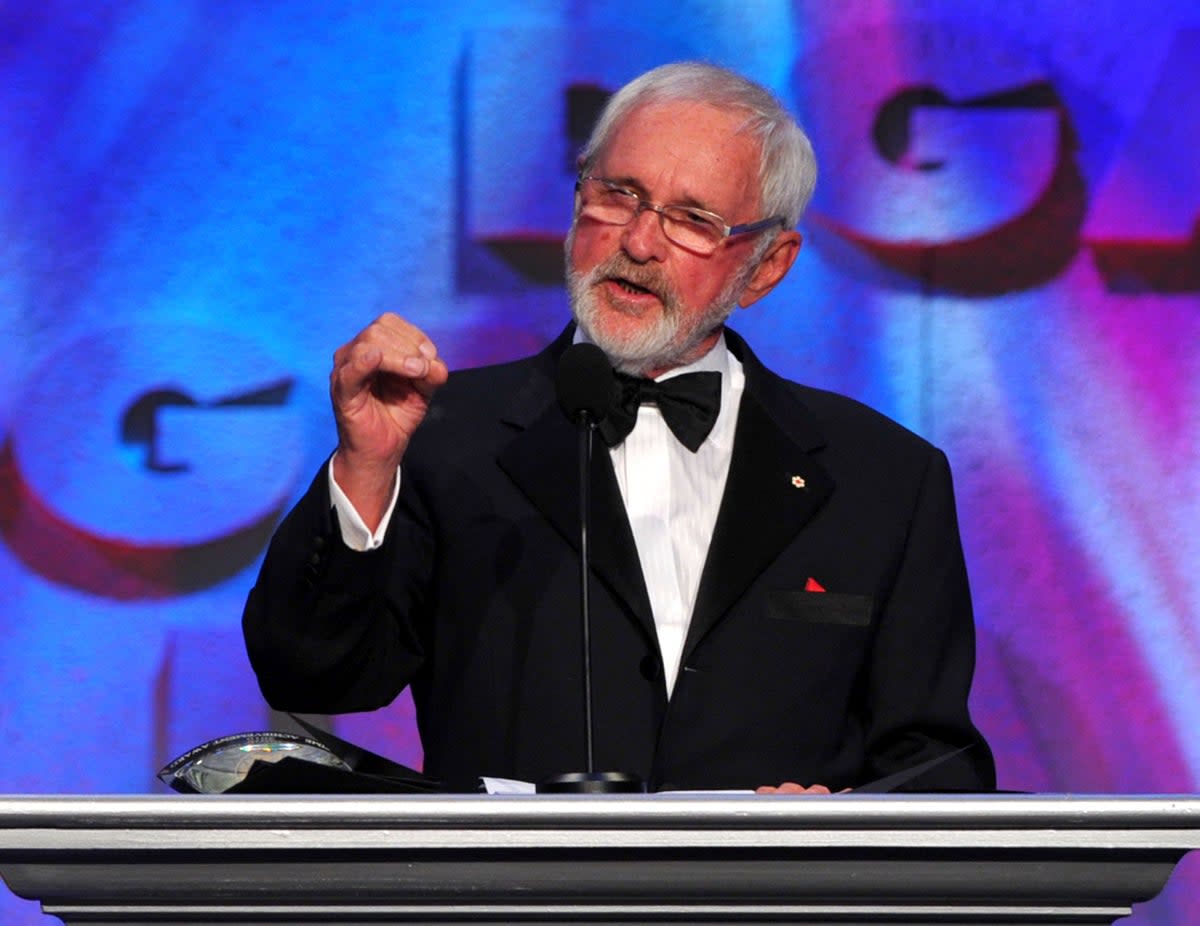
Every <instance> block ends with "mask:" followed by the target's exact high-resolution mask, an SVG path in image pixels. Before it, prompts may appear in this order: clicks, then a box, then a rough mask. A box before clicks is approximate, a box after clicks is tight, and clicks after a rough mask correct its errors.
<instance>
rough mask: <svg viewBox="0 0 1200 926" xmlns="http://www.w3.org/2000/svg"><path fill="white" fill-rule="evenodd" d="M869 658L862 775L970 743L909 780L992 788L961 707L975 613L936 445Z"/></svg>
mask: <svg viewBox="0 0 1200 926" xmlns="http://www.w3.org/2000/svg"><path fill="white" fill-rule="evenodd" d="M870 659H871V666H870V672H869V674H868V679H869V680H868V693H867V704H868V706H869V711H870V715H869V717H868V723H867V742H866V748H867V765H868V767H867V769H866V770H865V771H866V773H867V775H868V778H878V777H883V776H884V775H888V774H891V773H893V772H896V771H899V770H901V769H905V768H910V767H912V766H915V765H918V764H920V763H921V762H924V761H926V760H927V759H932V758H934V757H936V756H941V755H945V754H947V753H950V752H953V751H954V750H957V749H960V748H961V747H967V748H966V749H964V750H963V751H962V752H961V753H959V754H958V755H956V756H954V757H953V758H950V759H947V760H946V761H945V762H943V763H942V764H940V765H938V766H936V767H934V768H933V769H931V770H930V771H929V772H927V773H925V774H923V775H921V776H920V777H918V778H915V779H914V780H913V781H912V782H911V783H910V784H909V785H908V787H907V789H909V790H919V791H986V790H992V789H994V788H995V786H996V771H995V764H994V762H993V759H992V754H991V750H990V749H989V748H988V745H987V743H986V742H985V741H984V739H983V737H982V735H981V734H980V733H979V731H978V730H977V729H976V728H975V726H974V725H973V723H972V722H971V718H970V714H969V711H968V706H967V697H968V694H969V692H970V688H971V678H972V675H973V674H974V669H975V628H974V618H973V615H972V609H971V596H970V591H969V588H968V584H967V572H966V566H965V563H964V561H963V553H962V543H961V540H960V538H959V531H958V519H957V515H956V512H955V505H954V490H953V486H952V482H951V476H950V467H949V464H948V463H947V461H946V458H945V455H944V454H943V453H942V452H941V451H940V450H932V451H931V455H930V459H929V464H928V466H927V467H926V470H925V474H924V478H923V480H922V482H921V485H920V488H919V491H918V493H917V498H916V500H915V503H914V507H913V512H912V518H911V522H910V529H909V534H908V537H907V540H906V543H905V547H904V551H903V555H902V557H901V561H900V564H899V568H898V570H897V573H896V577H895V580H894V582H893V583H892V585H891V590H890V594H889V596H888V599H887V601H886V602H885V604H884V607H883V612H882V618H881V621H880V625H879V630H878V634H877V637H876V640H875V643H874V647H873V650H872V654H871V656H870Z"/></svg>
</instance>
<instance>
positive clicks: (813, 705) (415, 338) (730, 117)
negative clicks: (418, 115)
mask: <svg viewBox="0 0 1200 926" xmlns="http://www.w3.org/2000/svg"><path fill="white" fill-rule="evenodd" d="M579 163H580V173H579V179H578V183H577V186H576V194H575V213H574V219H573V222H572V225H571V229H570V234H569V236H568V240H567V271H568V279H569V286H570V297H571V307H572V312H573V313H574V316H575V322H576V324H575V325H573V326H570V327H568V329H567V330H566V331H565V332H564V333H563V334H562V335H561V336H560V337H559V338H558V339H557V340H556V341H555V342H554V343H553V344H551V345H550V346H549V347H548V348H546V350H544V351H543V352H542V353H540V354H538V355H537V356H534V357H531V358H528V359H525V360H521V361H518V362H515V363H510V364H505V365H501V366H497V367H490V368H482V369H475V370H466V371H462V372H457V373H455V374H454V375H452V376H451V375H448V372H447V370H446V367H445V365H444V363H443V362H442V361H441V359H439V357H438V352H437V348H436V347H435V346H434V344H433V343H432V342H431V341H430V340H429V338H428V337H426V336H425V335H424V334H423V333H422V332H421V331H420V330H419V329H418V328H417V327H415V326H414V325H412V324H411V323H409V322H407V321H405V320H403V319H401V318H399V317H397V316H394V315H385V316H383V317H382V318H380V319H378V320H376V321H375V322H374V323H372V324H371V325H370V326H368V327H367V328H366V329H365V330H364V331H363V332H361V333H360V334H359V335H358V336H357V337H355V338H354V339H353V340H352V341H351V342H350V343H348V344H346V345H345V346H343V347H342V348H340V349H339V350H338V351H337V352H336V354H335V355H334V368H333V372H332V374H331V376H330V391H331V394H332V400H333V407H334V413H335V416H336V419H337V428H338V446H337V450H336V452H335V453H334V455H333V457H332V459H331V461H330V464H329V466H328V468H327V470H324V471H322V473H320V474H319V475H318V477H317V479H316V481H315V482H314V483H313V485H312V487H311V489H310V490H309V492H308V493H307V495H306V496H305V497H304V499H303V500H302V501H301V502H300V503H299V505H298V506H297V507H296V509H295V510H294V511H293V512H292V513H291V514H290V515H289V516H288V518H287V519H286V520H285V521H284V523H283V524H282V525H281V526H280V528H279V530H278V532H277V534H276V536H275V538H274V540H273V542H272V544H271V548H270V550H269V552H268V554H267V558H266V561H265V563H264V565H263V569H262V573H261V575H260V576H259V580H258V582H257V584H256V586H255V588H254V589H253V590H252V592H251V594H250V597H249V600H248V602H247V606H246V613H245V617H244V628H245V634H246V641H247V647H248V651H249V653H250V657H251V661H252V663H253V665H254V668H255V670H256V672H257V673H258V677H259V682H260V684H261V687H262V690H263V692H264V694H265V695H266V697H267V699H268V701H269V702H270V703H271V704H272V705H274V706H276V707H278V708H285V709H291V710H300V711H319V712H341V711H358V710H368V709H373V708H377V707H380V706H382V705H385V704H387V703H389V702H390V701H391V700H392V699H393V698H394V697H395V696H396V695H397V694H398V693H399V692H400V691H401V690H402V689H403V688H404V686H405V685H411V686H412V692H413V697H414V700H415V703H416V706H417V716H418V723H419V726H420V732H421V739H422V742H423V744H424V747H425V763H426V764H425V767H426V771H427V772H428V773H430V774H431V775H433V776H435V777H438V778H441V779H442V780H445V781H449V782H463V781H466V780H468V779H472V778H474V777H477V776H481V775H491V776H501V777H511V778H520V779H526V780H539V779H541V778H543V777H544V776H547V775H552V774H555V773H559V772H565V771H573V770H579V769H580V768H581V767H582V766H583V763H584V753H585V748H584V736H585V734H584V728H585V725H584V708H583V697H582V693H581V678H580V675H581V671H580V669H579V665H580V659H579V653H580V649H581V632H580V627H579V621H578V618H577V615H578V596H579V585H578V562H579V560H578V557H579V552H578V549H577V547H578V539H577V538H578V521H577V518H578V510H579V509H578V494H577V492H578V488H577V486H576V485H575V479H574V475H573V474H574V472H575V457H576V452H577V451H576V446H577V445H576V432H575V430H574V428H573V425H572V424H571V423H570V422H569V421H568V420H567V419H566V418H565V416H564V415H563V414H562V412H561V411H560V409H559V408H558V407H557V403H556V401H555V391H554V375H555V367H556V363H557V361H558V358H559V357H560V356H561V354H562V353H563V351H564V350H565V349H566V348H567V347H568V346H569V345H570V344H571V342H572V341H580V340H584V341H590V342H592V343H594V344H596V345H598V346H599V347H600V348H602V349H603V351H604V352H605V354H607V355H608V357H609V358H610V359H611V361H612V363H613V365H614V366H615V367H616V368H617V370H619V371H621V373H622V374H627V375H628V376H631V377H635V378H638V379H639V380H645V379H649V380H658V381H660V382H661V383H669V382H670V381H671V380H672V379H676V378H679V377H681V376H684V375H685V374H696V373H700V374H708V376H707V377H705V376H700V377H699V378H698V379H697V378H696V377H689V379H690V380H691V381H692V382H700V383H701V384H702V386H701V391H702V392H703V391H705V390H706V389H707V390H708V392H709V394H710V397H711V398H712V399H713V400H714V403H715V402H717V401H719V405H718V404H714V405H713V408H712V412H711V415H710V416H709V422H708V423H711V430H708V432H707V434H703V433H701V434H697V435H691V434H685V433H684V432H683V430H682V429H681V428H678V427H677V426H676V423H675V422H673V421H669V420H668V419H670V418H671V416H670V415H666V416H665V417H664V414H665V411H669V409H668V408H667V406H669V405H670V404H671V402H670V400H669V399H668V398H665V397H662V396H658V397H654V396H651V397H650V398H649V399H648V400H645V401H647V404H641V405H639V404H638V401H639V399H638V396H637V393H638V391H639V388H640V386H639V384H638V383H636V382H635V381H634V380H625V381H624V383H625V384H624V385H623V386H622V391H623V395H624V396H625V397H626V398H627V399H629V400H630V401H631V402H632V403H633V404H632V407H631V408H630V410H629V414H628V417H629V421H630V422H631V423H633V428H632V430H630V431H628V433H624V429H619V430H606V431H605V437H606V443H608V444H609V446H605V447H602V448H601V449H599V451H598V452H597V453H596V454H595V466H594V485H593V487H592V505H593V508H594V511H595V518H596V523H594V524H593V530H592V537H593V540H592V543H591V545H592V560H593V573H594V580H593V589H592V593H591V625H592V631H591V634H592V640H591V648H592V660H593V666H594V695H593V704H594V708H593V710H594V717H595V759H596V765H597V766H598V767H600V768H606V769H620V770H624V771H628V772H633V773H635V774H637V775H640V776H642V777H643V778H644V779H645V781H646V782H647V784H648V786H649V787H650V788H651V789H652V790H654V789H671V788H679V789H687V788H750V787H755V786H763V787H764V789H765V790H775V789H776V788H777V787H779V786H780V783H784V784H783V785H782V788H783V790H789V791H803V790H813V791H818V792H822V793H825V792H827V790H828V789H834V790H840V789H843V788H853V787H855V786H857V785H860V784H863V783H866V782H868V781H871V780H873V779H875V778H877V777H880V776H884V775H887V774H890V773H893V772H897V771H899V770H902V769H904V768H908V767H912V766H916V765H918V764H920V763H922V762H925V761H926V760H929V759H932V758H934V757H937V756H944V755H949V754H951V753H955V752H956V751H957V750H961V751H958V752H957V753H956V754H954V755H952V756H951V757H950V758H949V759H947V760H946V761H945V762H943V763H942V764H940V765H938V766H936V767H935V768H933V769H932V770H931V771H930V772H929V773H927V774H926V775H924V776H922V777H920V778H918V779H916V780H914V781H913V783H912V786H913V787H914V788H919V789H929V790H977V789H988V788H991V787H994V784H995V781H994V774H995V773H994V769H993V765H992V758H991V754H990V752H989V750H988V748H987V745H986V744H985V743H984V741H983V739H982V738H981V737H980V735H979V733H978V732H977V731H976V730H975V728H974V727H973V725H972V723H971V720H970V718H969V714H968V710H967V694H968V691H969V688H970V682H971V676H972V672H973V667H974V631H973V625H972V616H971V606H970V598H969V593H968V588H967V579H966V573H965V569H964V565H963V560H962V551H961V544H960V541H959V537H958V529H957V524H956V520H955V511H954V500H953V494H952V489H951V483H950V474H949V468H948V466H947V464H946V460H945V458H944V456H943V455H942V453H941V452H940V451H938V450H937V449H936V448H934V447H932V446H930V445H929V444H928V443H926V442H925V441H923V440H921V439H920V438H918V437H916V436H915V435H913V434H911V433H909V432H908V431H905V430H904V429H903V428H901V427H900V426H898V425H896V424H894V423H893V422H891V421H889V420H887V419H885V418H883V417H882V416H880V415H878V414H877V413H875V412H872V411H871V410H869V409H867V408H865V407H863V406H862V405H859V404H858V403H855V402H853V401H851V400H849V399H846V398H843V397H840V396H836V395H832V394H829V393H826V392H821V391H818V390H814V389H810V388H806V387H803V386H800V385H797V384H795V383H791V382H788V381H786V380H783V379H781V378H779V377H777V376H775V375H774V374H772V373H771V372H770V371H768V370H767V369H765V368H764V367H763V366H762V365H761V364H760V363H759V361H758V360H757V359H756V358H755V356H754V354H753V353H752V352H751V351H750V349H749V348H748V347H747V346H746V344H745V343H744V342H743V341H742V340H741V339H740V338H738V337H737V336H736V335H735V334H734V333H733V332H732V331H729V330H728V329H726V328H725V320H726V318H727V317H728V315H729V314H730V312H731V311H732V310H733V309H734V307H735V306H738V305H741V306H743V307H746V306H749V305H751V304H753V303H755V302H757V301H758V300H759V299H761V298H762V297H764V296H765V295H767V294H768V293H769V292H770V291H771V290H772V289H773V288H774V287H775V286H776V285H777V284H778V283H779V281H780V280H782V279H783V277H784V275H785V274H786V273H787V272H788V270H789V269H790V268H791V266H792V263H793V261H794V260H795V258H796V255H797V252H798V251H799V249H800V244H801V240H800V235H799V234H798V233H797V232H796V231H795V225H796V222H797V220H798V219H799V217H800V214H801V212H802V211H803V208H804V206H805V205H806V204H807V201H808V199H809V197H810V195H811V193H812V188H813V184H814V181H815V176H816V164H815V160H814V158H813V155H812V150H811V147H810V145H809V143H808V140H807V139H806V138H805V136H804V134H803V132H802V131H801V130H800V129H799V127H798V126H797V125H796V124H795V122H794V121H793V120H792V119H791V117H790V116H789V115H788V114H787V112H786V111H785V110H784V109H783V108H782V107H781V106H780V104H779V103H778V101H777V100H776V99H775V98H774V97H773V96H772V95H771V94H770V93H769V92H768V91H766V90H764V89H763V88H762V87H760V86H758V85H756V84H754V83H752V82H750V81H748V80H746V79H744V78H742V77H740V76H738V75H736V74H733V73H731V72H728V71H725V70H722V69H719V68H716V67H712V66H709V65H703V64H694V63H685V64H676V65H668V66H665V67H661V68H657V69H655V70H653V71H651V72H649V73H647V74H645V75H643V76H642V77H640V78H638V79H637V80H635V81H633V82H632V83H630V84H629V85H627V86H626V87H624V88H623V89H622V90H621V91H619V92H618V93H617V94H616V95H615V96H614V97H613V98H612V99H611V100H610V102H609V104H608V106H607V108H606V109H605V111H604V113H603V114H602V115H601V117H600V120H599V122H598V123H597V126H596V128H595V131H594V133H593V137H592V139H591V140H590V142H589V143H588V145H587V147H586V148H585V150H584V152H583V154H582V155H581V156H580V161H579ZM676 385H678V384H676ZM677 433H679V434H680V435H681V436H680V437H677V436H676V434H677ZM964 747H966V748H964Z"/></svg>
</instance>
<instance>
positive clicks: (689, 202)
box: [604, 174, 719, 215]
mask: <svg viewBox="0 0 1200 926" xmlns="http://www.w3.org/2000/svg"><path fill="white" fill-rule="evenodd" d="M604 179H605V180H611V181H612V182H613V183H618V184H620V185H621V186H627V187H629V188H630V189H631V190H634V191H636V192H637V194H638V195H639V196H641V197H642V198H643V199H648V198H649V191H648V190H647V189H646V187H645V185H644V184H643V183H642V182H641V181H640V180H638V179H637V178H636V177H630V176H619V175H618V176H613V175H611V174H606V175H604ZM663 205H664V206H686V207H687V208H689V209H701V210H703V211H704V212H711V213H712V214H713V215H719V213H718V212H717V210H715V209H714V208H713V207H712V206H710V205H708V204H707V203H705V202H703V201H701V200H699V199H697V198H696V197H695V196H684V197H683V198H682V199H672V200H670V201H669V202H665V203H663Z"/></svg>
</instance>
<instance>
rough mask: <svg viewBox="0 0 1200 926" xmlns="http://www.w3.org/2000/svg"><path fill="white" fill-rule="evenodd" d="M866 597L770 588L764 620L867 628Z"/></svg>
mask: <svg viewBox="0 0 1200 926" xmlns="http://www.w3.org/2000/svg"><path fill="white" fill-rule="evenodd" d="M872 603H873V602H872V599H871V596H870V595H846V594H842V593H840V592H805V591H799V590H797V589H773V590H771V591H770V592H768V593H767V617H768V618H770V619H771V620H776V621H795V622H804V623H809V624H839V625H841V626H844V627H867V626H870V623H871V608H872Z"/></svg>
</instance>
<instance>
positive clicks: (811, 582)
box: [804, 576, 825, 592]
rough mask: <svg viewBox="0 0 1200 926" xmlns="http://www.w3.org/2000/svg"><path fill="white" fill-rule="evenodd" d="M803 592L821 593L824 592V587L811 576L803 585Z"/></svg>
mask: <svg viewBox="0 0 1200 926" xmlns="http://www.w3.org/2000/svg"><path fill="white" fill-rule="evenodd" d="M804 590H805V591H806V592H823V591H825V586H823V585H822V584H821V583H820V582H818V581H817V580H816V579H814V578H813V577H812V576H809V577H808V581H807V582H805V583H804Z"/></svg>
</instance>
